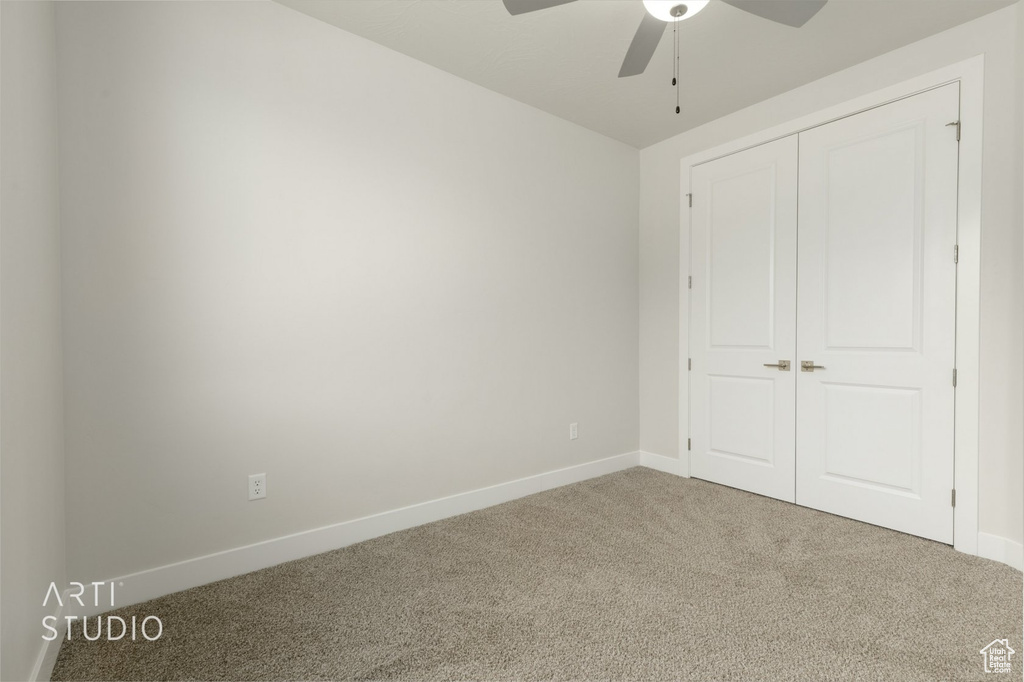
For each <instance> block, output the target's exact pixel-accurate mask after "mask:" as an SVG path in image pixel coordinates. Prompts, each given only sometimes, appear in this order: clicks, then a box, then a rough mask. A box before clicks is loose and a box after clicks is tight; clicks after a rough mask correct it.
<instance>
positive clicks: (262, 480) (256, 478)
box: [249, 474, 267, 502]
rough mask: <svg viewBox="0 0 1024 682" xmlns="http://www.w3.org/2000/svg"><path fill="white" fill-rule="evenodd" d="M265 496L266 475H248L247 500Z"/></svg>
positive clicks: (260, 498)
mask: <svg viewBox="0 0 1024 682" xmlns="http://www.w3.org/2000/svg"><path fill="white" fill-rule="evenodd" d="M266 496H267V475H266V474H250V475H249V501H250V502H251V501H252V500H262V499H263V498H264V497H266Z"/></svg>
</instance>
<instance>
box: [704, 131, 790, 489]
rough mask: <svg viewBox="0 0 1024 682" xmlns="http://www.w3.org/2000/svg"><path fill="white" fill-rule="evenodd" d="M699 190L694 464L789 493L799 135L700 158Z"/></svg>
mask: <svg viewBox="0 0 1024 682" xmlns="http://www.w3.org/2000/svg"><path fill="white" fill-rule="evenodd" d="M691 191H692V193H693V209H692V213H691V217H692V219H691V246H690V248H691V254H692V256H691V259H692V263H691V275H692V277H693V285H692V290H691V308H690V354H691V360H692V369H691V371H690V372H689V376H690V394H691V395H692V396H693V400H692V401H691V416H690V424H691V426H690V429H691V431H690V437H691V441H692V442H691V457H690V468H691V473H692V475H693V476H696V477H697V478H703V479H706V480H708V481H714V482H715V483H722V484H725V485H729V486H733V487H735V488H741V489H743V490H749V491H751V492H755V493H760V494H762V495H768V496H770V497H776V498H778V499H781V500H787V501H789V502H792V501H793V500H794V491H793V485H794V461H793V453H794V431H793V421H794V418H795V415H794V407H795V396H794V385H795V375H796V372H794V371H793V367H792V361H793V359H794V358H795V355H794V351H795V342H796V339H795V323H796V317H795V316H796V217H797V206H796V200H797V194H796V191H797V138H796V136H795V135H794V136H791V137H788V138H784V139H781V140H777V141H775V142H771V143H768V144H764V145H761V146H759V147H755V148H753V149H748V150H746V151H742V152H738V153H736V154H732V155H731V156H727V157H724V158H722V159H718V160H716V161H711V162H708V163H705V164H702V165H699V166H696V167H695V168H693V169H692V173H691ZM780 361H783V362H789V363H791V364H790V367H789V370H788V371H782V370H780V369H779V368H777V367H766V366H765V365H773V364H777V363H779V362H780Z"/></svg>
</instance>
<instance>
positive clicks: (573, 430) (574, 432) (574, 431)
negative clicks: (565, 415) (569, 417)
mask: <svg viewBox="0 0 1024 682" xmlns="http://www.w3.org/2000/svg"><path fill="white" fill-rule="evenodd" d="M578 426H579V424H577V423H576V422H573V423H572V424H569V440H576V439H577V438H579V437H580V434H579V430H578V428H577V427H578Z"/></svg>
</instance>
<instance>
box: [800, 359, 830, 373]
mask: <svg viewBox="0 0 1024 682" xmlns="http://www.w3.org/2000/svg"><path fill="white" fill-rule="evenodd" d="M816 369H825V366H824V365H816V364H814V360H801V361H800V371H801V372H813V371H814V370H816Z"/></svg>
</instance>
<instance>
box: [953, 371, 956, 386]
mask: <svg viewBox="0 0 1024 682" xmlns="http://www.w3.org/2000/svg"><path fill="white" fill-rule="evenodd" d="M953 388H956V367H954V368H953Z"/></svg>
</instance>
